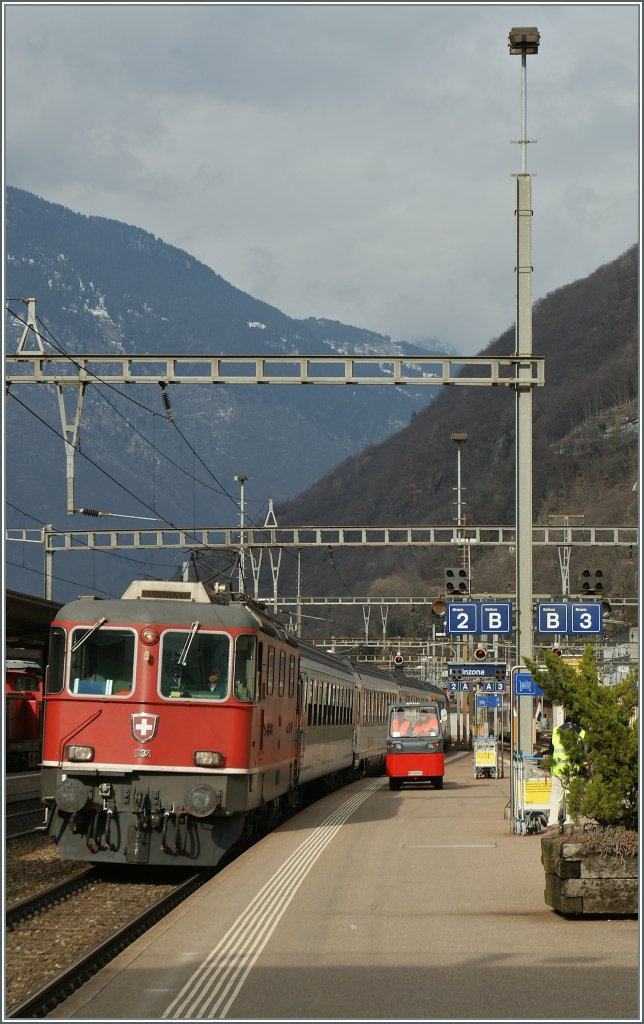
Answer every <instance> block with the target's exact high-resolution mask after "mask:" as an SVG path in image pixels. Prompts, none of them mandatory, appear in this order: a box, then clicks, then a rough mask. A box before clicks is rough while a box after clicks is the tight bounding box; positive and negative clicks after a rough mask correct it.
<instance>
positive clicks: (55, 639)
mask: <svg viewBox="0 0 644 1024" xmlns="http://www.w3.org/2000/svg"><path fill="white" fill-rule="evenodd" d="M66 639H67V634H66V632H65V630H64V629H61V628H60V626H54V627H53V628H52V630H51V632H50V634H49V665H48V668H47V684H46V689H47V693H61V692H62V689H63V686H64V685H65V641H66Z"/></svg>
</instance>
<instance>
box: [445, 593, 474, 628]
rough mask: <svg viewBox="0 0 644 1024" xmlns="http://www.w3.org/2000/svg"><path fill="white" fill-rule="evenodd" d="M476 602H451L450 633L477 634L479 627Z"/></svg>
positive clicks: (448, 619)
mask: <svg viewBox="0 0 644 1024" xmlns="http://www.w3.org/2000/svg"><path fill="white" fill-rule="evenodd" d="M476 613H477V608H476V601H450V602H449V604H448V605H447V626H446V630H447V632H448V633H462V634H463V635H466V634H468V633H476V631H477V630H476V627H477V618H478V616H477V614H476Z"/></svg>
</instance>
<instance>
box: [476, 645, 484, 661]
mask: <svg viewBox="0 0 644 1024" xmlns="http://www.w3.org/2000/svg"><path fill="white" fill-rule="evenodd" d="M474 657H475V658H476V660H477V661H485V659H486V658H487V651H486V650H485V648H484V647H477V648H476V650H475V651H474Z"/></svg>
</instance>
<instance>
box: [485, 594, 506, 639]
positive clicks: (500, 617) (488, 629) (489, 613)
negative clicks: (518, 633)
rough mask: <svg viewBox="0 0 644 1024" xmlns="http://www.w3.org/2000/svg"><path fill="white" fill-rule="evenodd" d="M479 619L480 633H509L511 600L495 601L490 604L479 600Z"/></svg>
mask: <svg viewBox="0 0 644 1024" xmlns="http://www.w3.org/2000/svg"><path fill="white" fill-rule="evenodd" d="M479 619H480V632H481V633H503V634H505V633H511V632H512V602H511V601H495V602H494V603H492V604H490V603H488V602H487V601H481V602H480V608H479Z"/></svg>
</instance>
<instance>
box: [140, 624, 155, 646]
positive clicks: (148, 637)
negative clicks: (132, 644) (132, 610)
mask: <svg viewBox="0 0 644 1024" xmlns="http://www.w3.org/2000/svg"><path fill="white" fill-rule="evenodd" d="M141 639H142V641H143V643H144V644H155V643H156V642H157V640H158V639H159V634H158V633H157V632H156V630H154V629H152V626H146V627H145V629H142V630H141Z"/></svg>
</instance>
